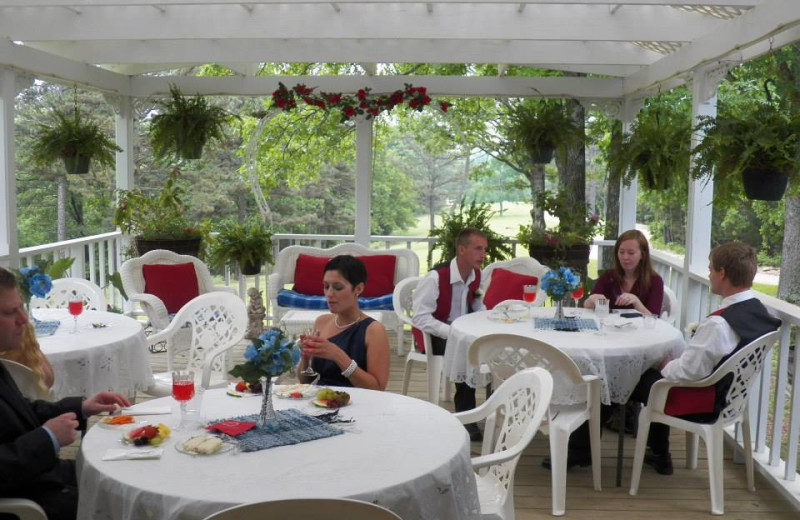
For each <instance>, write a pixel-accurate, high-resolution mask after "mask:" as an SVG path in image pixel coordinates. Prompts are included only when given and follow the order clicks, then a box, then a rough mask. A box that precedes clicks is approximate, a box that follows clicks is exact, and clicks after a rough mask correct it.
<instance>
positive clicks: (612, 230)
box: [597, 121, 622, 270]
mask: <svg viewBox="0 0 800 520" xmlns="http://www.w3.org/2000/svg"><path fill="white" fill-rule="evenodd" d="M621 141H622V122H621V121H614V124H613V125H612V126H611V145H610V146H611V148H612V150H616V149H619V148H618V147H619V144H620V142H621ZM621 173H622V172H618V171H613V170H611V168H610V167H609V170H608V175H607V177H606V179H607V180H606V215H605V220H606V223H605V234H604V235H603V238H605V239H606V240H616V239H617V237H618V236H619V233H620V229H619V194H620V191H621V190H620V184H621V183H620V181H619V180H617V179H619V178H620V176H621ZM613 265H614V248H613V247H604V248H603V250H602V253H601V254H600V255H599V265H598V266H597V268H598V270H602V269H610V268H611V267H612V266H613Z"/></svg>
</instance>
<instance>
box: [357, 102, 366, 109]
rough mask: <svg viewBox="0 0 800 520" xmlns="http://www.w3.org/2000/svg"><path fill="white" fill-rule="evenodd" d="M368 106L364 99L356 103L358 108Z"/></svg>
mask: <svg viewBox="0 0 800 520" xmlns="http://www.w3.org/2000/svg"><path fill="white" fill-rule="evenodd" d="M368 106H369V104H367V102H366V101H362V102H361V103H359V104H358V108H367V107H368Z"/></svg>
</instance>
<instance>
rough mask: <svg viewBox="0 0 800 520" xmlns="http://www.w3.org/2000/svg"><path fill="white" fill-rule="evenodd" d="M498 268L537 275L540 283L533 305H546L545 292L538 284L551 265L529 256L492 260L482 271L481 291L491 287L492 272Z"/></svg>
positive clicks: (484, 291) (484, 292)
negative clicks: (543, 263) (545, 264)
mask: <svg viewBox="0 0 800 520" xmlns="http://www.w3.org/2000/svg"><path fill="white" fill-rule="evenodd" d="M498 268H500V269H505V270H507V271H511V272H512V273H517V274H527V275H530V276H535V277H537V278H538V279H539V284H537V288H536V300H534V302H533V305H534V306H541V305H544V300H545V293H544V291H542V290H541V288H540V287H538V286H540V285H541V281H542V277H543V276H544V275H545V273H546V272H547V271H549V270H550V268H549V267H547V266H544V265H542V264H540V263H539V261H538V260H536V259H535V258H531V257H529V256H523V257H520V258H513V259H511V260H502V261H498V262H492V263H491V264H489V265H487V266H486V267H485V268H484V269H483V271H481V291H483V294H486V289H488V288H489V285H490V284H491V282H492V272H493V271H494V270H495V269H498Z"/></svg>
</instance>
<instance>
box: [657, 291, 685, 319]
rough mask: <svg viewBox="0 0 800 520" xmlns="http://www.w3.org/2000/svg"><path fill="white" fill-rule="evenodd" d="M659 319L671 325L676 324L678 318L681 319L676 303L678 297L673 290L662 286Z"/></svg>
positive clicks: (679, 308) (678, 305)
mask: <svg viewBox="0 0 800 520" xmlns="http://www.w3.org/2000/svg"><path fill="white" fill-rule="evenodd" d="M661 319H662V320H664V321H666V322H667V323H669V324H670V325H672V326H673V327H677V326H678V320H680V319H681V306H680V304H679V303H678V297H677V296H675V291H673V290H672V289H670V288H669V287H667V286H666V285H665V286H664V302H663V303H662V304H661Z"/></svg>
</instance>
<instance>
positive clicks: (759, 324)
mask: <svg viewBox="0 0 800 520" xmlns="http://www.w3.org/2000/svg"><path fill="white" fill-rule="evenodd" d="M708 268H709V274H708V280H709V282H710V283H711V292H712V293H714V294H716V295H719V296H722V301H721V302H720V308H719V310H717V311H716V312H713V313H712V314H711V315H709V317H708V318H707V319H705V320H704V321H703V322H702V323H701V324H700V325H699V326H698V327H697V331H696V332H695V333H694V336H693V337H692V339H691V341H689V344H688V345H687V347H686V350H684V352H683V354H681V356H680V357H679V358H677V359H673V360H671V361H670V360H665V361H664V362H662V363H661V365H660V366H659V367H658V370H656V369H653V368H650V369H648V370H647V371H646V372H645V373H644V374H642V378H641V379H640V381H639V384H638V385H637V386H636V388H635V389H634V391H633V395H632V396H631V399H632V400H634V401H639V402H643V403H646V402H647V399H648V396H649V394H650V387H651V386H653V384H654V383H655V382H656V381H658V380H659V379H662V378H665V379H669V380H670V381H697V380H699V379H703V378H705V377H708V376H709V375H711V374H712V373H713V372H714V370H716V369H717V367H719V366H720V365H721V364H722V363H723V362H724V361H725V360H727V359H728V358H729V357H730V356H731V355H732V354H733V353H734V352H736V351H737V350H739V349H740V348H742V347H744V346H745V345H747V344H749V343H751V342H752V341H753V340H755V339H757V338H759V337H761V336H763V335H764V334H767V333H769V332H772V331H774V330H776V329H777V328H778V327H779V326H780V324H781V322H780V320H778V319H777V318H774V317H772V316H771V315H770V314H769V313H768V312H767V309H766V308H765V307H764V305H763V304H762V303H761V302H760V301H759V300H758V299H757V298H756V296H755V293H754V292H753V291H752V289H751V287H752V285H753V278H754V277H755V275H756V254H755V251H753V249H752V248H751V247H750V246H748V245H747V244H743V243H741V242H730V243H727V244H722V245H720V246H717V247H715V248H714V249H713V250H712V251H711V254H710V255H709V266H708ZM726 390H727V388H726ZM709 392H710V394H711V398H710V402H709V403H708V405H707V408H706V409H703V410H693V411H692V412H691V415H690V417H691V418H690V420H693V421H697V422H713V421H715V420H716V418H717V416H718V414H719V412H720V409H721V408H722V406H723V405H724V403H722V402H715V399H716V401H720V400H724V393H723V392H719V391H717V392H716V397H715V396H714V395H713V394H714V389H713V388H711V389H709ZM695 398H696V397H695ZM670 399H672V396H670ZM676 404H678V403H676ZM687 404H688V403H687ZM692 404H693V405H694V404H695V403H692ZM687 418H688V417H687ZM647 444H648V447H649V448H650V451H649V452H648V453H647V454H646V455H645V462H646V463H647V464H649V465H651V466H653V467H654V468H655V470H656V471H657V472H658V473H661V474H662V475H671V474H672V457H671V456H670V453H669V426H667V425H665V424H661V423H653V424H651V426H650V435H649V437H648V439H647Z"/></svg>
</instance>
